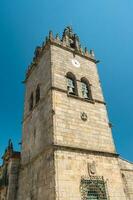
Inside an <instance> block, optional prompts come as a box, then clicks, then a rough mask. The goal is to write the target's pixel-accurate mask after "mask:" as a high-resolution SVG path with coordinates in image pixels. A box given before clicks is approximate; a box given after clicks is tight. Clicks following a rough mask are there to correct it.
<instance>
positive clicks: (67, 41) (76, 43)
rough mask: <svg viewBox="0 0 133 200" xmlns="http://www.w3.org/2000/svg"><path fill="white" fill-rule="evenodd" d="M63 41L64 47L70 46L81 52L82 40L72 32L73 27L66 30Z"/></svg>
mask: <svg viewBox="0 0 133 200" xmlns="http://www.w3.org/2000/svg"><path fill="white" fill-rule="evenodd" d="M62 41H63V43H64V45H66V46H69V47H71V48H73V49H75V50H77V51H79V48H80V40H79V37H78V36H77V34H75V33H74V32H73V30H72V27H71V26H67V27H66V28H65V29H64V32H63V36H62Z"/></svg>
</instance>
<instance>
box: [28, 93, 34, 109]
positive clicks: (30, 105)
mask: <svg viewBox="0 0 133 200" xmlns="http://www.w3.org/2000/svg"><path fill="white" fill-rule="evenodd" d="M33 101H34V97H33V93H31V96H30V100H29V111H31V110H32V109H33Z"/></svg>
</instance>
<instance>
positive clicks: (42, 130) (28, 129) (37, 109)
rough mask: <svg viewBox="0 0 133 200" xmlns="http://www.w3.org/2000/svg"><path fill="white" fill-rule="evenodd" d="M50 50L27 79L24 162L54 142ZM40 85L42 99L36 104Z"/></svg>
mask: <svg viewBox="0 0 133 200" xmlns="http://www.w3.org/2000/svg"><path fill="white" fill-rule="evenodd" d="M50 64H51V61H50V50H49V49H47V51H46V52H44V55H43V56H42V58H41V60H40V62H39V64H38V66H36V68H35V69H34V70H33V71H32V73H31V75H30V77H29V78H28V80H27V81H26V92H25V109H24V120H23V138H22V164H24V163H27V162H29V161H30V159H32V158H33V157H34V156H36V155H38V154H39V153H41V152H42V151H43V149H44V147H46V146H47V145H49V144H51V143H52V100H51V69H50ZM38 84H39V86H40V101H39V102H38V104H35V90H36V88H37V85H38ZM32 92H33V93H34V107H33V109H32V111H29V98H30V95H31V93H32Z"/></svg>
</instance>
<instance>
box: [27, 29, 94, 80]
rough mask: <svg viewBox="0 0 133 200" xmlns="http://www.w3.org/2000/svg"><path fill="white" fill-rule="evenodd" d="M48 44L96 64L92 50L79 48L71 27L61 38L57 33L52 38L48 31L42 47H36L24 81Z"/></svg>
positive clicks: (79, 44) (78, 42) (77, 39)
mask: <svg viewBox="0 0 133 200" xmlns="http://www.w3.org/2000/svg"><path fill="white" fill-rule="evenodd" d="M50 44H54V45H56V46H59V47H61V48H64V49H65V50H68V51H71V52H73V53H75V54H78V55H80V56H83V57H85V58H87V59H90V60H91V61H93V62H95V63H96V62H97V60H96V59H95V54H94V51H93V50H90V51H89V50H88V49H87V47H85V48H83V47H82V46H81V43H80V38H79V37H78V35H77V34H76V33H74V32H73V29H72V27H71V26H67V27H66V28H65V29H64V31H63V34H62V37H60V36H59V34H58V33H57V34H56V36H54V35H53V32H52V31H49V35H48V36H46V38H45V41H44V42H43V43H42V46H37V47H36V49H35V52H34V57H33V61H32V62H31V64H30V65H29V67H28V70H27V73H26V79H27V78H28V77H29V75H30V73H31V71H32V70H33V68H34V67H36V66H37V65H38V63H39V61H40V58H41V56H42V55H43V52H44V51H45V49H47V47H48V46H49V45H50ZM25 81H26V80H25Z"/></svg>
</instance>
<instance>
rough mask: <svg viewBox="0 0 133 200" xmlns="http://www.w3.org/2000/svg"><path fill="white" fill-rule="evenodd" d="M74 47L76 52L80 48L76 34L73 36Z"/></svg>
mask: <svg viewBox="0 0 133 200" xmlns="http://www.w3.org/2000/svg"><path fill="white" fill-rule="evenodd" d="M74 46H75V49H76V50H79V48H80V41H79V37H78V36H77V34H74Z"/></svg>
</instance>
